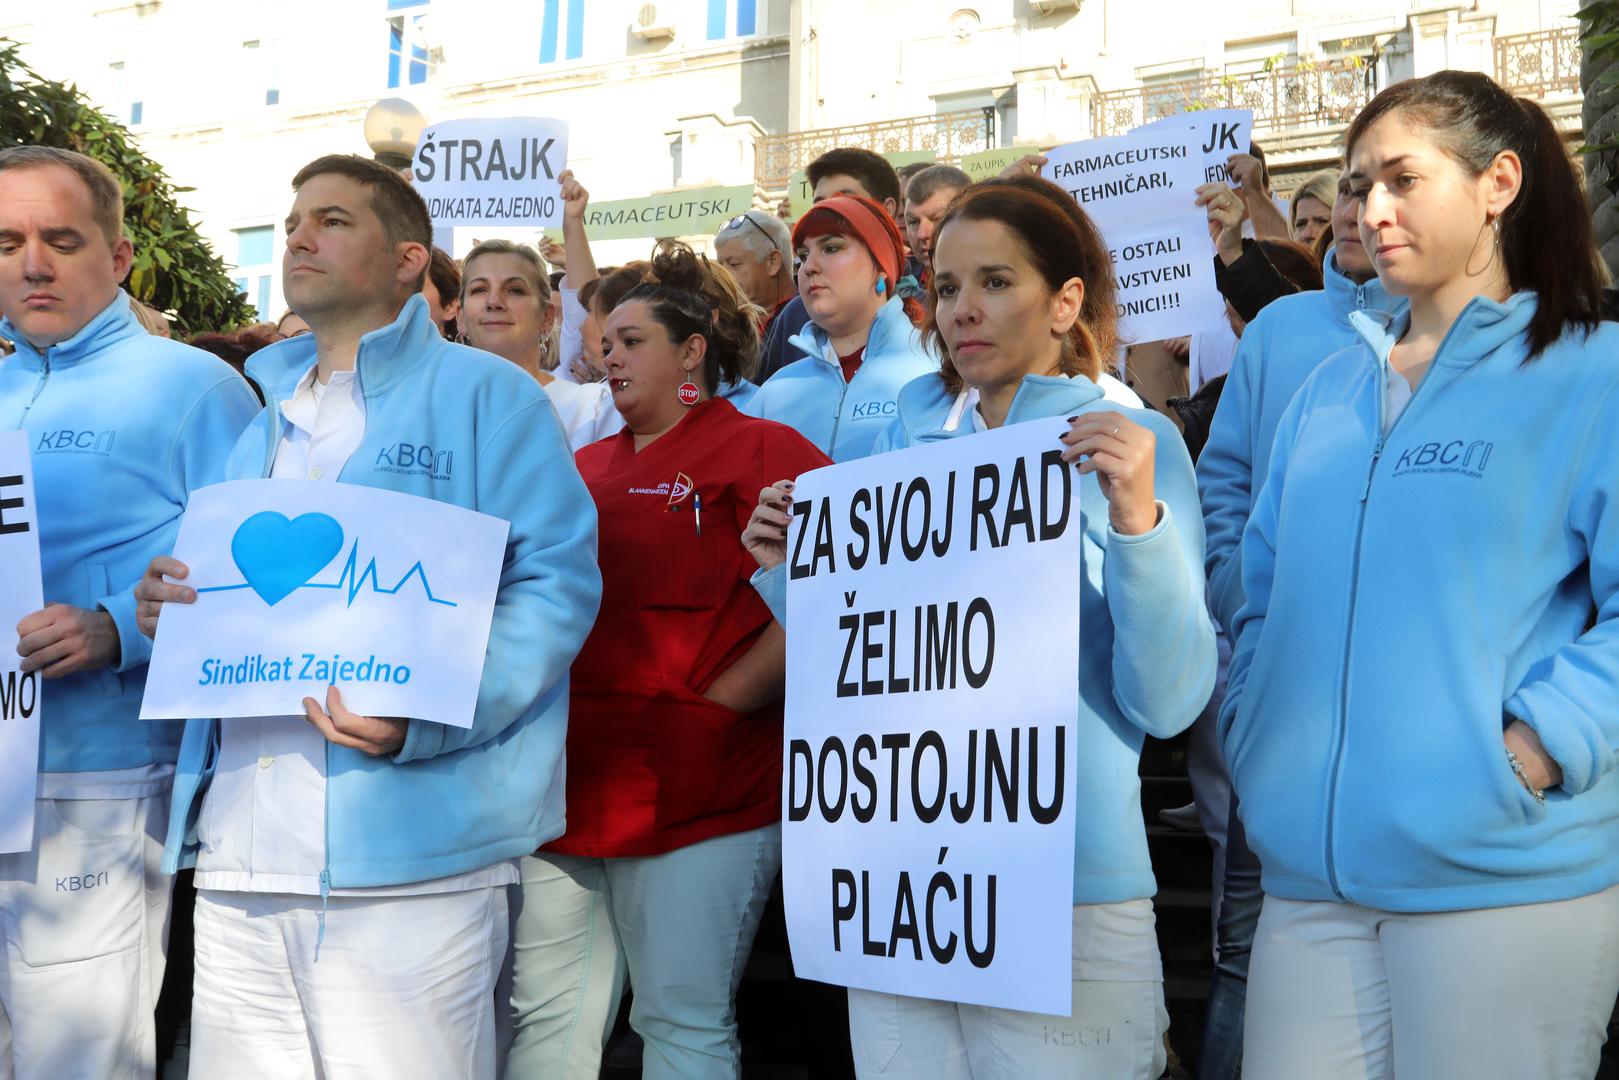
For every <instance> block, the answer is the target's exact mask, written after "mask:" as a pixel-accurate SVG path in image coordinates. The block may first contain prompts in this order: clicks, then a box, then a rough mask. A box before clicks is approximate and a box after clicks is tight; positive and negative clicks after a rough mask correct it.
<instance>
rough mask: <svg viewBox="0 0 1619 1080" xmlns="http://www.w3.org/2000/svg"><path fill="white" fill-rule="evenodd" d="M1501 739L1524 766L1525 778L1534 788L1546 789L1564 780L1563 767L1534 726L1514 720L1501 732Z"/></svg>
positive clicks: (1538, 789) (1537, 789)
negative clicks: (1542, 742) (1550, 752)
mask: <svg viewBox="0 0 1619 1080" xmlns="http://www.w3.org/2000/svg"><path fill="white" fill-rule="evenodd" d="M1501 739H1502V741H1503V742H1505V743H1506V745H1507V749H1508V750H1511V751H1512V753H1513V754H1514V755H1515V756H1516V757H1517V759H1518V763H1519V764H1521V765H1522V766H1523V778H1524V780H1526V781H1528V782H1529V784H1530V786H1531V787H1532V788H1533V789H1534V790H1536V791H1545V790H1546V789H1547V788H1553V787H1556V786H1557V785H1558V784H1561V783H1562V782H1563V767H1562V766H1561V765H1559V764H1557V762H1556V761H1555V760H1554V759H1553V758H1552V756H1551V755H1550V754H1548V753H1546V748H1545V747H1544V746H1542V745H1541V742H1540V736H1539V735H1538V734H1536V733H1535V729H1534V728H1532V727H1530V726H1529V725H1528V724H1526V723H1524V722H1523V721H1522V720H1514V721H1512V723H1510V724H1508V725H1507V729H1506V730H1505V731H1504V732H1502V733H1501Z"/></svg>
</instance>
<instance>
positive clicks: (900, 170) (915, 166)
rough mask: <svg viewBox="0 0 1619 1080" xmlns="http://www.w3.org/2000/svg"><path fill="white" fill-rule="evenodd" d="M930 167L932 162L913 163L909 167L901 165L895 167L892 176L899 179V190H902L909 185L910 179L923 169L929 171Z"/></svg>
mask: <svg viewBox="0 0 1619 1080" xmlns="http://www.w3.org/2000/svg"><path fill="white" fill-rule="evenodd" d="M883 160H884V161H887V160H888V159H887V158H884V159H883ZM932 167H933V162H931V161H913V162H911V163H910V164H909V165H901V166H899V167H897V168H896V169H895V170H894V175H895V176H897V177H899V186H900V188H901V190H903V189H904V187H905V185H906V184H908V183H910V181H911V177H913V176H915V175H916V174H917V173H919V172H921V171H922V170H923V169H930V168H932Z"/></svg>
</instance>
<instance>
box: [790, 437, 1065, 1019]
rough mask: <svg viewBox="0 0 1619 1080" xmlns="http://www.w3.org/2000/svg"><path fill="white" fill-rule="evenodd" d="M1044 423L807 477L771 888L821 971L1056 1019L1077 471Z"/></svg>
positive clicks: (793, 588)
mask: <svg viewBox="0 0 1619 1080" xmlns="http://www.w3.org/2000/svg"><path fill="white" fill-rule="evenodd" d="M1066 429H1067V425H1066V424H1065V423H1064V422H1063V421H1062V420H1060V419H1053V420H1038V421H1031V422H1029V423H1026V424H1019V425H1015V426H1012V427H1008V428H1001V429H997V430H994V431H989V432H985V433H983V434H979V435H975V436H972V437H970V438H961V439H949V440H945V441H943V442H938V443H934V444H930V445H927V446H923V447H915V448H911V449H908V450H903V451H899V452H897V453H891V454H881V455H878V456H876V457H870V458H864V459H861V460H859V461H852V462H848V463H845V464H841V465H833V466H830V467H827V468H823V469H818V470H816V471H814V472H811V473H808V474H805V475H803V476H800V477H799V478H798V481H797V488H796V490H795V491H794V492H793V495H794V501H793V511H794V519H793V524H792V528H791V530H790V535H789V538H788V556H789V559H788V569H787V574H788V586H787V611H788V616H787V626H788V635H789V641H790V644H791V648H789V649H788V653H787V657H788V659H787V700H786V710H787V711H786V747H785V754H786V761H785V777H786V782H785V783H784V784H783V790H782V799H783V806H782V880H783V888H784V895H785V899H786V905H787V925H788V932H789V936H790V938H791V942H792V953H793V966H794V969H795V970H796V971H797V973H798V974H799V975H802V976H806V977H808V978H812V979H818V980H820V981H822V982H829V983H836V984H840V985H845V986H855V987H861V988H864V989H868V990H876V991H882V992H886V993H894V994H909V995H914V996H918V997H926V998H938V999H943V1000H947V1001H962V1002H973V1003H976V1004H980V1005H991V1006H999V1007H1004V1008H1011V1009H1023V1010H1030V1011H1035V1012H1042V1013H1050V1014H1056V1015H1062V1016H1067V1015H1070V1013H1071V1009H1072V1001H1071V993H1070V986H1071V979H1072V967H1071V961H1070V956H1071V953H1070V943H1071V938H1072V927H1073V918H1072V914H1073V908H1072V896H1073V892H1072V885H1073V866H1074V861H1073V859H1074V828H1075V824H1074V784H1075V768H1076V766H1075V729H1074V724H1075V721H1076V717H1077V715H1078V711H1079V685H1078V681H1077V679H1076V678H1075V677H1074V671H1075V666H1076V662H1077V660H1076V658H1077V657H1078V655H1079V605H1080V535H1081V524H1080V512H1079V486H1080V481H1079V478H1078V476H1077V475H1076V474H1075V472H1074V470H1073V469H1072V468H1071V467H1070V466H1068V465H1066V464H1064V462H1063V461H1062V458H1061V446H1060V445H1059V444H1058V442H1057V439H1058V436H1059V435H1061V434H1062V432H1063V431H1065V430H1066Z"/></svg>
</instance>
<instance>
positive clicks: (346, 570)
mask: <svg viewBox="0 0 1619 1080" xmlns="http://www.w3.org/2000/svg"><path fill="white" fill-rule="evenodd" d="M359 561H360V542H359V541H358V540H356V541H355V542H354V544H353V546H351V547H350V548H349V556H348V560H347V561H346V562H345V563H344V564H343V573H342V574H341V575H340V576H339V577H338V579H337V580H336V581H334V582H329V583H328V582H321V581H308V582H305V583H304V584H302V585H299V586H297V588H302V589H339V590H347V592H348V601H347V605H346V606H348V607H353V606H354V598H355V597H357V596H358V595H359V594H360V592H361V591H362V590H363V589H364V588H365V587H366V586H367V585H368V584H369V585H370V586H371V591H372V592H373V593H376V594H378V595H381V596H397V595H398V594H399V592H400V590H401V589H403V588H404V587H405V586H406V585H407V584H408V583H409V582H410V579H411V578H416V579H417V580H419V581H420V582H421V585H422V592H423V593H424V594H425V595H426V597H427V600H428V602H429V603H433V604H443V605H444V606H445V607H456V606H458V605H457V604H456V602H455V601H454V600H442V599H440V598H439V597H437V596H434V595H433V586H432V583H431V582H429V581H428V580H427V569H426V568H425V567H424V566H422V562H421V560H420V559H418V560H416V562H415V564H414V565H412V566H411V568H410V569H409V570H406V571H405V573H404V576H403V577H401V578H400V579H399V580H398V581H397V582H395V583H394V585H393V587H392V588H388V587H385V586H384V585H383V584H382V582H381V581H380V580H379V579H378V577H377V560H376V558H375V557H372V558H371V559H369V560H367V561H366V565H365V569H364V570H361V571H359V573H358V574H356V573H355V568H356V567H357V566H358V565H359ZM252 587H253V586H252V583H251V582H246V581H244V582H242V583H241V584H240V585H213V586H209V587H207V588H200V589H198V590H197V591H198V592H199V593H209V592H232V591H234V590H236V589H247V588H252Z"/></svg>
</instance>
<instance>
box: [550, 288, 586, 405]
mask: <svg viewBox="0 0 1619 1080" xmlns="http://www.w3.org/2000/svg"><path fill="white" fill-rule="evenodd" d="M561 292H562V349H561V353H562V356H561V358H560V359H559V360H558V361H557V367H556V370H555V371H553V372H552V373H551V374H553V375H555V376H556V377H557V378H559V379H561V380H562V381H563V382H570V383H571V382H573V381H574V380H573V362H574V361H575V360H577V359H579V354H580V353H582V352H584V349H585V338H584V325H585V320H586V319H587V318H589V317H590V312H589V311H586V310H585V305H583V304H581V303H580V302H579V290H578V289H570V288H569V287H568V286H566V285H564V286H562V289H561Z"/></svg>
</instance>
